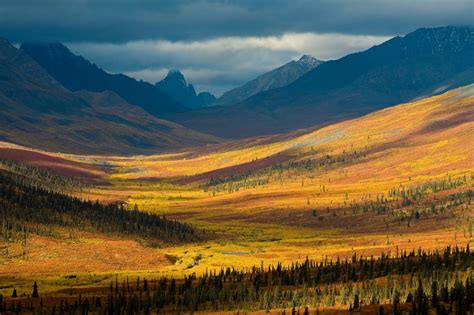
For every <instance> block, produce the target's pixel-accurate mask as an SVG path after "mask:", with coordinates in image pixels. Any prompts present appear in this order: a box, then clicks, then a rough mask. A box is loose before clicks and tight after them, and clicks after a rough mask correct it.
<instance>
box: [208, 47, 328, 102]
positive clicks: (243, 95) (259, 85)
mask: <svg viewBox="0 0 474 315" xmlns="http://www.w3.org/2000/svg"><path fill="white" fill-rule="evenodd" d="M322 63H323V61H321V60H318V59H316V58H314V57H312V56H309V55H303V56H302V57H301V58H300V59H298V60H296V61H295V60H292V61H290V62H288V63H286V64H284V65H283V66H281V67H278V68H276V69H274V70H272V71H269V72H267V73H264V74H262V75H261V76H259V77H257V78H255V79H253V80H251V81H249V82H247V83H245V84H244V85H242V86H240V87H237V88H235V89H232V90H230V91H228V92H225V93H224V94H223V95H222V96H221V97H219V98H218V99H217V100H216V101H215V102H214V103H213V104H212V105H214V106H230V105H234V104H236V103H239V102H241V101H243V100H245V99H247V98H249V97H251V96H253V95H255V94H258V93H260V92H265V91H268V90H272V89H276V88H279V87H282V86H285V85H288V84H290V83H292V82H293V81H295V80H296V79H298V78H299V77H301V76H302V75H303V74H305V73H307V72H308V71H310V70H313V69H315V68H316V67H318V66H319V65H321V64H322Z"/></svg>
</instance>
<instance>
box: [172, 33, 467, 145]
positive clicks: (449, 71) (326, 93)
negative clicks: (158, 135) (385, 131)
mask: <svg viewBox="0 0 474 315" xmlns="http://www.w3.org/2000/svg"><path fill="white" fill-rule="evenodd" d="M473 56H474V29H473V28H472V27H453V26H448V27H439V28H429V29H419V30H417V31H415V32H412V33H410V34H408V35H406V36H405V37H395V38H392V39H391V40H389V41H387V42H385V43H383V44H381V45H379V46H374V47H372V48H370V49H368V50H366V51H363V52H360V53H355V54H351V55H348V56H345V57H343V58H341V59H338V60H334V61H328V62H325V63H323V64H322V65H320V66H318V67H317V68H315V69H314V70H311V71H309V72H308V73H306V74H305V75H303V76H302V77H301V78H299V79H297V80H296V81H294V82H293V83H291V84H289V85H287V86H284V87H281V88H277V89H273V90H269V91H266V92H262V93H259V94H256V95H254V96H252V97H250V98H248V99H246V100H244V101H243V102H240V103H238V104H236V105H234V106H231V107H212V108H207V109H202V110H199V111H195V112H193V113H189V114H186V113H183V114H175V115H170V116H169V119H172V120H174V121H177V122H180V123H181V124H183V125H185V126H187V127H190V128H193V129H196V130H200V131H205V132H209V133H212V134H215V135H220V136H224V137H229V138H242V137H248V136H254V135H259V134H271V133H279V132H285V131H289V130H293V129H298V128H305V127H309V126H312V125H318V124H326V123H329V122H334V121H337V120H342V119H347V118H351V117H357V116H361V115H363V114H366V113H369V112H371V111H375V110H377V109H380V108H384V107H388V106H392V105H395V104H398V103H402V102H406V101H410V100H413V99H416V98H420V97H424V96H429V95H433V94H439V93H442V92H443V91H446V90H448V89H452V88H455V87H459V86H462V85H466V84H469V83H472V82H474V57H473Z"/></svg>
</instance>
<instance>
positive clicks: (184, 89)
mask: <svg viewBox="0 0 474 315" xmlns="http://www.w3.org/2000/svg"><path fill="white" fill-rule="evenodd" d="M155 86H156V87H157V88H158V89H159V90H161V91H163V92H165V93H166V94H168V95H169V96H171V97H172V98H173V99H174V100H176V101H177V102H178V103H180V104H182V105H184V106H186V107H188V108H199V107H206V106H209V105H210V104H211V103H212V102H213V101H214V100H215V97H214V95H212V94H210V93H208V92H206V93H207V94H210V95H207V94H203V93H199V95H198V94H197V93H196V90H195V89H194V86H193V85H192V84H188V82H187V81H186V78H185V76H184V75H183V73H182V72H181V71H180V70H178V69H170V70H169V71H168V74H167V75H166V77H165V78H164V79H163V80H161V81H159V82H156V84H155Z"/></svg>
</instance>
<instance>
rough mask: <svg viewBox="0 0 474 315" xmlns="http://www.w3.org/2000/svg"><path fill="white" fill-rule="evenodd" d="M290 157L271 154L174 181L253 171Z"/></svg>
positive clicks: (196, 180)
mask: <svg viewBox="0 0 474 315" xmlns="http://www.w3.org/2000/svg"><path fill="white" fill-rule="evenodd" d="M291 158H293V157H292V156H290V155H285V154H278V155H273V156H269V157H266V158H263V159H258V160H254V161H251V162H247V163H242V164H238V165H233V166H229V167H224V168H220V169H217V170H212V171H209V172H205V173H201V174H198V175H194V176H188V177H186V178H180V179H179V180H177V181H176V183H177V184H188V183H194V182H199V181H203V180H209V179H211V178H216V177H219V178H223V177H227V176H232V175H236V174H243V173H245V172H249V171H250V172H253V171H257V170H261V169H264V168H266V167H270V166H273V165H275V164H278V163H283V162H286V161H288V160H290V159H291Z"/></svg>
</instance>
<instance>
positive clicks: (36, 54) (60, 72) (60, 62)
mask: <svg viewBox="0 0 474 315" xmlns="http://www.w3.org/2000/svg"><path fill="white" fill-rule="evenodd" d="M20 49H21V50H23V51H24V52H26V53H27V54H28V55H30V56H31V57H32V58H33V59H34V60H35V61H36V62H37V63H39V64H40V65H41V66H42V67H43V68H44V69H46V71H47V72H48V73H49V74H50V75H51V76H52V77H53V78H55V79H56V80H57V81H58V82H59V83H61V84H62V85H63V86H64V87H65V88H67V89H68V90H70V91H73V92H74V91H80V90H87V91H91V92H103V91H106V90H110V91H113V92H115V93H117V94H118V95H119V96H121V97H122V98H123V99H124V100H126V101H127V102H129V103H130V104H134V105H137V106H140V107H142V108H143V109H144V110H146V111H147V112H149V113H150V114H152V115H154V116H157V117H160V116H161V115H162V114H164V113H170V112H179V111H183V110H185V107H184V106H183V105H181V104H179V103H178V102H176V101H175V100H174V99H173V98H171V97H170V96H168V95H167V94H166V93H163V92H162V91H160V90H158V89H156V88H155V87H154V86H153V85H152V84H150V83H147V82H143V81H137V80H135V79H133V78H130V77H128V76H126V75H123V74H110V73H107V72H105V71H104V70H102V69H101V68H99V67H98V66H97V65H95V64H93V63H91V62H89V61H88V60H86V59H85V58H83V57H81V56H76V55H74V54H73V53H72V52H71V51H70V50H69V49H68V48H67V47H66V46H64V45H63V44H61V43H24V44H22V45H21V47H20Z"/></svg>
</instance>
